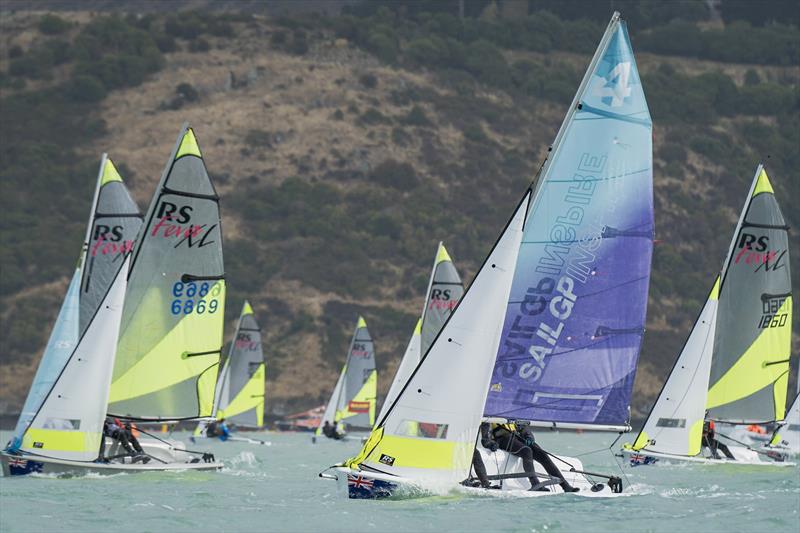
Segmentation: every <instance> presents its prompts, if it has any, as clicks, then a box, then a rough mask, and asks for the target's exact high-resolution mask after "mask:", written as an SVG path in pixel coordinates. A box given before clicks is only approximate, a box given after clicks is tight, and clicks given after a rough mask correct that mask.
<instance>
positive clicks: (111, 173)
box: [100, 158, 122, 187]
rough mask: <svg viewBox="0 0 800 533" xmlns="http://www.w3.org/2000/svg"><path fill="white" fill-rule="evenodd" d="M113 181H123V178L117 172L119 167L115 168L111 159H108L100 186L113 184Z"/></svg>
mask: <svg viewBox="0 0 800 533" xmlns="http://www.w3.org/2000/svg"><path fill="white" fill-rule="evenodd" d="M112 181H122V176H120V175H119V172H117V167H115V166H114V163H113V162H112V161H111V159H108V158H106V162H105V164H104V165H103V175H102V177H101V178H100V186H101V187H102V186H103V185H105V184H106V183H111V182H112Z"/></svg>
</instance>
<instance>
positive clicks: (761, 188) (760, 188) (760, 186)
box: [753, 168, 775, 196]
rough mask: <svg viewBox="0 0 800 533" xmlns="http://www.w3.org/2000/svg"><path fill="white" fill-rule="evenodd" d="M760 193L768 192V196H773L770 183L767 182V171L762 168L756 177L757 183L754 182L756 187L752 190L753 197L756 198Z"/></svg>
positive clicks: (773, 192)
mask: <svg viewBox="0 0 800 533" xmlns="http://www.w3.org/2000/svg"><path fill="white" fill-rule="evenodd" d="M762 192H768V193H770V194H775V191H774V190H773V189H772V183H770V182H769V177H768V176H767V171H766V170H764V169H763V168H762V169H761V172H760V173H759V175H758V181H757V182H756V186H755V188H754V189H753V196H757V195H759V194H761V193H762Z"/></svg>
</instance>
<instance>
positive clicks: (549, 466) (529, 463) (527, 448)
mask: <svg viewBox="0 0 800 533" xmlns="http://www.w3.org/2000/svg"><path fill="white" fill-rule="evenodd" d="M492 436H493V437H494V440H495V441H496V442H497V445H498V446H499V448H500V449H501V450H505V451H506V452H508V453H511V454H513V455H516V456H517V457H520V458H522V467H523V468H524V469H525V471H526V472H533V471H534V466H533V461H536V462H537V463H539V464H540V465H542V466H543V467H544V469H545V471H547V473H548V474H550V475H551V476H553V477H554V478H557V479H561V483H560V485H561V488H562V489H564V491H565V492H571V491H572V490H573V488H572V486H571V485H570V484H569V483H567V481H566V480H565V479H564V476H563V474H561V471H560V470H559V469H558V467H557V466H556V465H555V463H553V460H552V459H550V456H549V455H548V454H547V452H545V451H544V450H543V449H542V448H540V447H539V445H538V444H536V442H535V441H534V440H533V435H532V434H531V433H530V431H524V432H521V431H519V430H517V431H513V432H512V431H509V430H508V429H507V428H505V427H503V426H498V427H496V428H494V430H492ZM528 480H529V481H530V482H531V487H534V486H536V485H538V484H539V478H537V477H536V476H535V475H532V476H530V477H529V478H528Z"/></svg>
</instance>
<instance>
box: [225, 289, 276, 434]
mask: <svg viewBox="0 0 800 533" xmlns="http://www.w3.org/2000/svg"><path fill="white" fill-rule="evenodd" d="M265 370H266V365H265V363H264V352H263V349H262V346H261V328H260V327H259V326H258V323H257V322H256V318H255V314H254V313H253V308H252V307H251V306H250V302H248V301H245V302H244V306H243V307H242V314H241V316H240V317H239V323H238V324H237V327H236V333H235V335H234V337H233V342H232V343H231V349H230V352H229V354H228V358H227V360H226V363H225V371H224V383H225V384H224V387H223V390H224V396H223V397H222V398H221V399H220V404H219V411H218V412H217V418H226V419H227V420H228V421H229V422H233V423H234V424H236V425H237V426H249V427H256V428H260V427H262V426H263V425H264V379H265Z"/></svg>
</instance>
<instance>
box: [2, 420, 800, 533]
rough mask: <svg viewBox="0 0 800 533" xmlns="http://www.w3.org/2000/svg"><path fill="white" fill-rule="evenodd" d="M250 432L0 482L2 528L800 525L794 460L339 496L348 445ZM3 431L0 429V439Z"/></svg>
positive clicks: (565, 447) (598, 464) (598, 441)
mask: <svg viewBox="0 0 800 533" xmlns="http://www.w3.org/2000/svg"><path fill="white" fill-rule="evenodd" d="M255 436H258V437H259V438H263V439H265V440H269V441H271V442H272V446H270V447H266V446H257V445H248V444H243V443H221V442H218V441H212V442H204V443H202V444H198V445H194V446H191V445H189V447H190V448H192V447H193V448H195V449H204V450H210V451H213V452H214V453H215V454H216V456H217V458H219V459H222V460H223V461H224V462H225V464H226V468H225V469H224V470H222V471H221V472H206V473H204V472H193V473H155V474H119V475H115V476H109V477H101V476H97V477H94V476H92V477H82V478H70V479H60V478H51V477H42V476H39V477H26V478H14V479H8V478H0V531H2V532H3V533H5V532H8V533H11V532H17V531H20V532H23V531H60V532H71V531H88V532H93V531H112V530H113V531H120V530H122V531H136V532H151V531H152V532H163V531H174V532H183V531H192V532H197V531H213V532H220V531H253V532H255V531H342V532H345V531H347V532H353V531H378V532H380V531H436V532H442V531H483V532H487V533H488V532H495V531H508V532H514V531H520V532H523V531H525V532H545V531H546V532H552V531H566V532H578V531H581V532H582V531H637V532H638V531H664V532H670V533H674V532H680V533H684V532H690V531H698V530H704V531H726V532H734V531H745V532H748V533H756V532H759V531H769V532H771V533H772V532H780V531H791V532H795V533H796V532H797V531H800V470H798V468H797V467H795V468H766V469H756V468H747V467H737V466H734V465H713V466H702V465H688V464H681V465H659V466H647V467H638V468H625V469H624V472H625V475H626V477H627V479H626V478H625V477H624V478H623V481H624V482H625V491H626V493H629V494H630V496H628V497H622V498H614V499H588V498H580V497H573V496H557V497H544V498H525V499H518V498H494V497H480V496H471V495H465V494H463V493H459V492H453V493H451V494H445V495H438V496H428V497H424V498H417V499H409V500H399V501H380V502H375V501H348V500H346V499H342V498H341V497H340V496H339V495H338V493H337V491H336V487H335V483H334V482H332V481H326V480H322V479H319V478H318V477H317V473H318V472H319V471H320V470H322V469H324V468H325V467H326V466H329V465H331V464H333V463H334V462H337V461H340V460H342V459H344V458H346V457H349V456H352V455H354V454H355V453H356V452H357V451H358V448H359V444H358V443H357V442H353V441H348V442H331V441H326V442H323V443H320V444H317V445H312V444H311V440H310V436H309V435H308V434H282V433H260V434H256V435H255ZM634 436H635V435H628V437H630V438H631V439H632V438H633V437H634ZM9 437H10V434H9V432H0V439H2V440H0V442H6V441H7V440H8V438H9ZM176 437H182V438H183V439H186V438H187V437H188V435H187V434H180V435H176ZM538 438H539V441H540V443H541V444H542V445H543V446H544V447H545V448H546V449H548V450H549V451H552V452H559V453H565V454H569V455H573V456H574V455H578V454H583V453H586V452H592V451H593V450H597V449H601V448H603V447H607V446H608V445H609V444H610V443H611V441H612V440H613V439H614V438H615V435H611V436H609V435H608V434H600V435H598V434H588V433H584V434H582V435H575V434H558V433H549V432H542V433H540V434H539V435H538ZM581 459H582V460H583V461H584V467H585V468H586V469H591V470H596V471H601V472H608V473H617V474H619V469H618V467H617V466H616V465H615V459H614V457H613V456H612V455H611V454H610V453H609V452H608V451H602V452H597V453H589V454H588V455H585V456H583V457H581ZM617 460H618V461H621V459H617Z"/></svg>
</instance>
